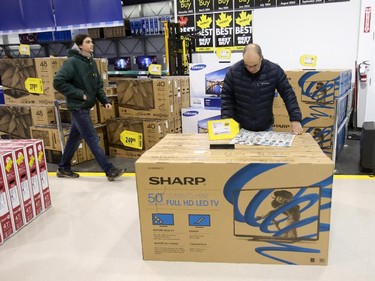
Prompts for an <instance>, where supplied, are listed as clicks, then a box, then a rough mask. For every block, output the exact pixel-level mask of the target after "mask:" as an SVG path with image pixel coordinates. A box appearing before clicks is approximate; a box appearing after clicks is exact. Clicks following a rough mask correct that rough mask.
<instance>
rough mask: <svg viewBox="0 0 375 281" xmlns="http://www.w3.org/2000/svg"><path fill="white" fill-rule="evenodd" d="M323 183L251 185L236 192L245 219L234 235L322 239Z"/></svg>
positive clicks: (264, 239) (277, 239)
mask: <svg viewBox="0 0 375 281" xmlns="http://www.w3.org/2000/svg"><path fill="white" fill-rule="evenodd" d="M320 195H321V194H320V187H318V186H317V187H310V186H309V187H292V188H291V187H287V188H270V189H258V190H257V189H249V190H241V191H237V192H235V193H234V194H233V196H234V197H235V198H234V199H235V200H238V208H239V210H234V213H235V212H238V211H240V212H241V213H242V214H244V221H241V222H240V221H236V220H235V221H234V235H235V236H237V237H245V238H247V239H249V240H255V241H257V240H261V241H270V242H272V241H275V242H276V241H282V242H291V243H293V242H297V241H302V240H304V241H316V240H319V214H320Z"/></svg>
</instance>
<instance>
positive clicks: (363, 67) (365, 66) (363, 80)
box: [358, 61, 370, 83]
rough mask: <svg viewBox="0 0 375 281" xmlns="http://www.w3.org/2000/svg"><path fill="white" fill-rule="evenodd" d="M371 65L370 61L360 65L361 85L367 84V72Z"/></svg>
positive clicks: (359, 76)
mask: <svg viewBox="0 0 375 281" xmlns="http://www.w3.org/2000/svg"><path fill="white" fill-rule="evenodd" d="M369 66H370V64H369V63H368V61H363V62H361V63H360V64H359V65H358V72H359V75H358V78H359V81H360V82H361V83H367V72H368V71H369Z"/></svg>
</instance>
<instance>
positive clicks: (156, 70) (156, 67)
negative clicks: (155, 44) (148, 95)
mask: <svg viewBox="0 0 375 281" xmlns="http://www.w3.org/2000/svg"><path fill="white" fill-rule="evenodd" d="M148 72H149V73H150V74H151V75H157V76H161V65H160V64H150V66H149V67H148Z"/></svg>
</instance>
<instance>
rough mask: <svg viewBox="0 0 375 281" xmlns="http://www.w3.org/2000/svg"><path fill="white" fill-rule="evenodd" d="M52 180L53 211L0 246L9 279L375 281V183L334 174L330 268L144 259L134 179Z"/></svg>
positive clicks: (1, 270) (0, 266)
mask: <svg viewBox="0 0 375 281" xmlns="http://www.w3.org/2000/svg"><path fill="white" fill-rule="evenodd" d="M81 175H82V176H81V177H80V178H79V179H75V180H70V179H59V178H56V177H55V176H54V175H52V173H51V175H50V186H51V194H52V203H53V206H52V208H50V209H49V210H48V211H46V213H44V214H42V215H41V216H40V217H38V218H37V219H36V220H35V221H33V222H32V223H31V224H30V225H28V226H26V228H24V229H22V230H21V231H20V232H19V233H17V234H16V235H15V236H13V237H12V238H11V239H10V240H8V241H6V242H5V243H4V244H3V245H1V246H0V277H1V280H6V281H20V280H28V281H36V280H54V281H60V280H61V281H62V280H64V281H66V280H69V281H75V280H90V281H96V280H98V281H99V280H100V281H102V280H116V281H118V280H128V281H134V280H142V281H148V280H150V281H151V280H152V281H159V280H173V281H180V280H189V281H190V280H194V281H200V280H202V281H209V280H215V281H218V280H225V281H227V280H253V281H254V280H262V281H264V280H268V281H272V280H275V281H276V280H278V281H280V280H288V281H292V280H296V281H297V280H298V281H300V280H314V281H315V280H327V281H328V280H329V281H332V280H342V281H345V280H356V281H367V280H375V267H374V264H375V256H374V254H373V253H374V252H375V244H374V242H373V237H374V233H375V224H374V222H375V209H374V208H373V202H374V198H375V179H373V178H369V177H366V176H350V177H349V176H336V177H335V180H334V186H333V203H332V221H331V243H330V254H329V265H328V266H287V265H259V264H229V263H228V264H222V263H196V262H155V261H144V260H143V259H142V248H141V238H140V231H139V229H140V228H139V220H138V207H137V193H136V183H135V177H134V174H127V175H126V176H124V177H122V178H121V179H120V180H119V181H115V182H108V181H107V180H106V178H105V177H103V176H97V175H96V174H85V173H82V174H81Z"/></svg>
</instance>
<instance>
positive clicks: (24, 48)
mask: <svg viewBox="0 0 375 281" xmlns="http://www.w3.org/2000/svg"><path fill="white" fill-rule="evenodd" d="M18 51H19V52H20V54H21V55H27V56H30V46H29V45H25V44H21V45H20V46H19V47H18Z"/></svg>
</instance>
